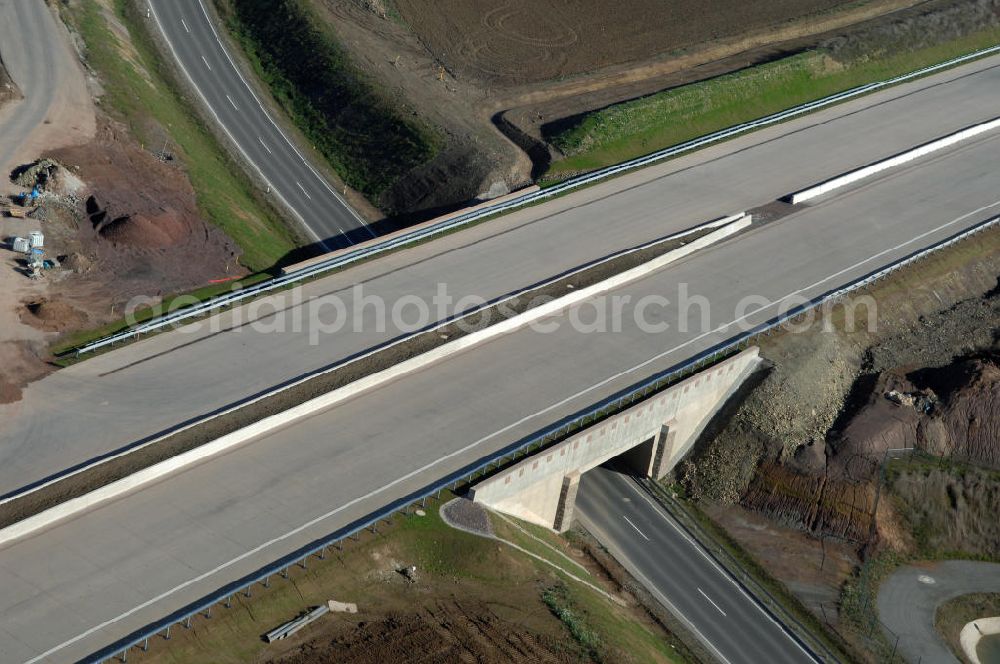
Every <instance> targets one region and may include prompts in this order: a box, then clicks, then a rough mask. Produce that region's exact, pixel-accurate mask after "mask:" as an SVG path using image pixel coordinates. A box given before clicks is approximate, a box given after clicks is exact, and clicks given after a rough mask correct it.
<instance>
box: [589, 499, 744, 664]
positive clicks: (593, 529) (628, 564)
mask: <svg viewBox="0 0 1000 664" xmlns="http://www.w3.org/2000/svg"><path fill="white" fill-rule="evenodd" d="M580 521H582V522H583V525H584V527H585V528H586V529H587V531H588V532H590V533H591V534H593V535H594V536H595V537H597V539H598V540H600V539H601V538H600V536H598V535H597V534H596V533H601V534H603V535H604V540H603V541H604V542H607V543H608V548H609V550H610V551H611V555H612V556H614V557H615V559H616V560H618V561H619V562H621V563H622V565H623V566H624V567H625V569H627V570H628V571H629V572H630V573H631V574H632V576H634V577H635V578H637V579H638V580H639V583H641V584H642V585H643V586H645V587H646V589H647V590H649V592H651V593H652V594H653V595H654V596H656V598H657V599H658V600H659V601H660V604H662V605H663V606H665V607H667V610H668V611H670V612H671V613H672V614H674V615H675V616H676V617H677V619H678V620H680V621H681V622H682V623H684V624H685V625H686V626H687V628H688V629H689V630H691V632H693V633H694V635H695V636H696V637H698V639H699V640H700V641H701V642H702V644H704V646H705V647H706V648H708V649H709V650H711V651H712V652H713V653H714V654H715V656H716V657H717V658H718V659H719V661H720V662H722V664H730V662H729V660H728V659H726V658H725V656H724V655H723V654H722V652H721V651H720V650H719V649H718V648H717V647H716V646H715V644H714V643H712V642H711V641H710V640H709V639H708V638H707V637H706V636H705V635H704V634H702V633H701V631H699V630H698V628H697V627H696V626H695V624H694V623H693V622H691V620H690V619H689V618H688V617H687V616H686V615H684V612H683V611H681V610H680V609H678V608H677V607H676V606H675V605H674V603H673V602H671V601H670V599H669V598H668V597H667V596H666V595H664V594H663V593H662V592H660V589H659V588H657V587H656V586H655V585H654V584H653V582H652V581H650V580H649V579H648V578H646V575H645V574H643V573H642V572H641V571H640V570H639V568H638V567H636V565H635V563H633V562H632V561H631V560H629V557H628V556H626V555H625V553H624V552H623V551H620V550H618V549H617V547H615V546H614V543H613V542H612V541H611V538H610V537H608V536H607V533H605V532H604V531H603V530H601V528H599V527H597V526H596V525H595V524H593V523H591V522H590V519H588V518H587V517H586V516H585V515H583V514H581V515H580Z"/></svg>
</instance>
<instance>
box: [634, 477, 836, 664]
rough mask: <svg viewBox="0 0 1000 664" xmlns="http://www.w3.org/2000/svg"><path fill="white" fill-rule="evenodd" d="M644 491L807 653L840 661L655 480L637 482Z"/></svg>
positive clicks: (823, 658)
mask: <svg viewBox="0 0 1000 664" xmlns="http://www.w3.org/2000/svg"><path fill="white" fill-rule="evenodd" d="M640 484H641V486H642V487H643V489H644V490H645V491H646V492H647V493H649V494H650V495H651V496H652V497H653V499H654V500H656V501H657V502H658V503H659V504H660V505H662V506H663V508H664V509H665V510H666V511H667V513H668V514H670V516H671V517H673V519H674V520H675V521H677V523H678V524H679V525H680V527H681V528H683V529H684V530H685V531H687V533H688V535H690V536H691V539H693V540H694V541H695V542H697V543H698V545H699V546H701V548H702V549H704V550H705V551H706V552H707V553H708V554H709V555H710V556H711V557H712V558H713V559H714V560H715V561H716V562H717V563H718V564H719V566H720V567H721V568H722V569H723V570H725V573H726V574H728V575H729V576H731V577H732V578H733V580H734V581H736V582H737V583H738V584H739V585H740V586H742V587H743V589H744V590H746V592H747V594H749V595H750V597H751V598H752V599H753V600H754V601H755V602H757V604H759V605H760V607H761V608H762V609H763V610H764V611H765V612H767V613H768V614H770V616H771V617H772V618H773V619H774V620H775V621H776V622H778V624H779V625H781V626H782V627H783V628H784V630H785V631H787V633H788V634H789V636H790V637H791V638H792V639H793V640H795V641H798V642H799V644H800V645H802V646H803V647H804V648H806V650H808V651H810V652H811V653H812V654H813V655H815V656H816V659H817V660H818V661H821V662H832V663H833V664H838V663H839V662H840V661H841V659H840V658H839V657H837V654H836V653H835V652H834V651H833V650H832V649H831V648H830V647H829V646H827V645H826V644H825V643H823V641H822V640H821V639H820V638H818V637H816V636H815V635H814V634H813V633H812V632H811V631H810V630H809V628H808V627H806V626H805V625H803V624H802V623H801V622H800V621H799V620H798V619H797V618H796V617H795V616H794V615H793V614H792V613H791V612H789V611H788V610H787V609H786V608H785V606H784V605H783V604H782V603H781V601H780V600H778V599H777V598H775V597H774V596H773V595H772V594H771V592H770V591H768V590H767V588H766V587H764V585H763V584H761V583H760V582H759V581H758V580H757V578H756V577H755V576H754V575H753V574H751V573H750V572H748V571H747V570H746V569H745V568H744V566H743V565H741V564H740V562H739V561H738V560H737V559H736V558H735V557H734V556H733V555H732V554H731V553H730V552H729V551H728V550H727V549H726V547H725V546H723V545H722V544H720V543H719V542H718V541H717V540H716V538H715V537H713V536H712V535H711V534H710V533H708V532H707V531H706V530H705V529H704V528H703V527H702V525H701V524H700V523H698V521H697V520H696V519H695V518H694V517H692V516H691V515H690V514H689V513H688V512H687V510H686V509H685V508H684V506H683V505H682V504H680V503H679V502H678V501H677V499H675V498H674V497H673V496H671V495H669V494H668V493H667V491H666V489H664V488H663V487H662V486H660V485H659V484H657V483H656V482H655V481H653V480H650V479H645V480H643V481H641V482H640Z"/></svg>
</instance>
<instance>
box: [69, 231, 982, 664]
mask: <svg viewBox="0 0 1000 664" xmlns="http://www.w3.org/2000/svg"><path fill="white" fill-rule="evenodd" d="M998 224H1000V216H997V217H992V218H990V219H987V220H985V221H982V222H980V223H978V224H976V225H975V226H973V227H971V228H969V229H967V230H964V231H962V232H960V233H956V234H955V235H952V236H950V237H948V238H945V239H943V240H940V241H939V242H936V243H935V244H933V245H931V246H929V247H927V248H925V249H921V250H919V251H916V252H913V253H911V254H909V255H907V256H905V257H903V258H901V259H899V260H897V261H896V262H894V263H892V264H890V265H887V266H885V267H883V268H880V269H878V270H875V271H873V272H870V273H869V274H867V275H865V276H863V277H860V278H859V279H856V280H855V281H853V282H851V283H850V284H848V285H846V286H843V287H841V288H837V289H833V290H830V291H827V292H826V293H824V294H822V295H819V296H817V297H815V298H813V299H812V300H810V301H809V302H806V303H804V304H802V305H800V306H798V307H796V308H795V309H793V310H791V311H789V312H787V313H785V314H783V315H781V316H777V317H775V318H773V319H771V320H769V321H766V322H764V323H761V324H759V325H757V326H755V327H754V328H752V329H750V330H748V331H746V332H744V333H743V334H740V335H738V336H736V337H733V338H731V339H729V340H727V341H724V342H721V343H719V344H717V345H716V346H713V347H712V348H709V349H706V350H705V351H702V352H701V353H699V354H698V355H696V356H694V357H692V358H690V359H689V360H686V361H685V362H682V363H681V364H679V365H677V366H674V367H671V368H670V369H667V370H665V371H663V372H660V373H658V374H656V375H654V376H652V377H651V378H648V379H646V380H645V381H642V382H641V383H638V384H636V385H634V386H633V387H631V388H629V389H627V390H624V391H623V392H621V393H619V394H617V395H612V396H611V397H608V398H607V399H604V400H603V401H601V402H599V403H597V404H596V405H594V406H592V407H591V408H589V409H587V410H585V411H581V412H579V413H577V414H576V415H573V416H570V417H567V418H564V419H563V420H561V421H559V422H556V423H555V424H553V425H551V426H549V427H548V428H546V429H544V430H542V431H540V432H539V433H537V434H535V435H533V436H531V437H529V438H527V439H522V440H521V441H517V442H515V443H513V444H511V445H509V446H508V447H506V448H505V449H502V450H500V451H498V452H495V453H493V454H491V455H489V456H487V457H484V458H481V459H479V460H477V461H476V462H473V463H471V464H469V465H467V466H465V467H464V468H461V469H459V470H457V471H455V472H453V473H450V474H449V475H447V476H445V477H444V478H442V479H440V480H438V481H436V482H433V483H431V484H430V485H428V486H427V487H425V488H424V489H421V490H417V491H415V492H413V493H410V494H409V495H406V496H403V497H402V498H397V499H396V500H394V501H392V502H391V503H390V504H388V505H386V506H385V507H383V508H381V509H379V510H377V511H375V512H373V513H372V514H370V515H368V516H366V517H363V518H361V519H358V520H356V521H354V522H352V523H350V524H348V525H347V526H344V527H343V528H340V529H338V530H336V531H334V532H333V533H331V534H329V535H327V536H326V537H322V538H319V539H317V540H314V541H313V542H311V543H309V544H306V545H305V546H302V547H300V548H298V549H297V550H295V551H293V552H292V553H289V554H287V555H285V556H282V557H281V558H280V559H278V560H277V561H275V562H273V563H271V564H269V565H266V566H264V567H263V568H261V569H259V570H258V571H256V572H253V573H251V574H248V575H246V576H244V577H242V578H240V579H238V580H236V581H233V582H231V583H228V584H226V585H225V586H224V587H222V588H220V589H219V590H217V591H215V592H213V593H210V594H209V595H206V596H205V597H204V598H202V599H201V600H198V601H195V602H192V603H191V604H188V605H187V606H185V607H183V608H181V609H178V610H177V611H174V612H172V613H170V614H169V615H168V616H166V617H164V618H162V619H160V620H158V621H156V622H154V623H152V624H150V625H148V626H146V627H144V628H142V629H140V630H137V631H136V632H134V633H132V634H130V635H128V636H126V637H124V638H123V639H120V640H119V641H117V642H115V643H113V644H111V645H110V646H107V647H105V648H102V649H101V650H99V651H98V652H96V653H94V654H93V655H91V656H90V657H87V658H85V659H84V660H83V661H85V662H103V661H106V660H108V659H110V658H112V657H115V656H119V657H121V658H123V661H124V657H125V655H126V653H127V652H128V651H129V650H130V649H132V648H134V647H139V648H141V649H143V650H146V649H147V648H148V644H149V639H150V638H151V637H153V636H155V635H156V634H158V633H160V632H162V631H164V630H167V633H168V634H169V629H170V627H171V626H172V625H175V624H177V623H184V624H185V625H190V621H191V619H192V618H194V617H195V616H197V615H201V614H206V615H211V607H213V606H214V605H215V604H218V603H222V602H224V603H226V604H227V605H230V604H231V601H232V597H233V596H234V595H236V594H237V593H240V592H242V593H244V594H245V595H246V596H247V597H249V596H250V592H251V588H252V587H253V586H254V585H255V584H257V583H262V584H263V585H264V586H265V587H268V586H269V583H270V578H271V577H272V576H275V575H278V574H281V573H282V572H284V573H285V574H287V570H288V568H289V567H291V566H293V565H296V564H299V565H301V566H303V567H305V564H306V561H307V560H308V559H309V558H310V557H311V556H314V555H315V556H318V557H319V558H321V559H322V558H324V557H325V556H326V550H327V549H328V548H329V547H331V546H338V545H339V544H340V543H341V542H342V541H343V540H345V539H347V538H348V537H356V536H357V535H358V534H360V533H361V532H362V531H364V530H368V529H372V530H373V531H375V530H376V528H377V526H378V524H379V522H380V521H383V520H388V519H389V518H390V517H392V516H393V515H394V514H396V513H398V512H403V513H405V512H406V511H407V510H408V509H409V507H410V506H411V505H414V504H415V503H417V502H421V503H423V502H424V501H426V500H427V499H428V498H431V497H434V496H436V495H440V493H441V492H442V491H445V490H448V489H453V488H456V487H458V486H460V485H463V484H467V483H469V482H471V481H472V480H473V479H475V478H476V477H477V476H480V475H485V474H487V473H490V472H492V471H494V470H495V469H497V468H499V467H500V466H501V465H503V464H505V463H507V462H509V461H512V460H514V459H516V458H517V457H519V456H526V455H528V454H530V453H532V452H535V451H538V450H539V449H541V448H543V447H547V446H549V445H551V444H553V443H555V442H557V441H559V440H562V439H563V438H565V437H566V436H567V435H569V434H571V433H573V432H574V431H578V430H580V429H582V428H584V427H586V426H589V425H591V424H593V423H595V422H597V421H598V420H601V419H604V418H605V417H607V416H608V415H610V414H612V413H615V412H619V411H621V410H623V409H625V408H628V407H629V406H631V405H632V404H634V403H635V402H636V401H638V400H641V399H644V398H646V397H648V396H649V395H651V394H653V393H655V392H658V391H659V390H661V389H663V388H664V387H666V386H667V385H669V384H672V383H674V382H676V381H677V380H679V379H681V378H684V377H685V376H688V375H691V374H693V373H695V372H696V371H698V370H699V369H701V368H702V367H705V366H707V365H709V364H714V363H715V362H717V361H718V360H720V359H722V358H723V357H726V356H728V355H729V354H731V353H733V352H737V351H739V350H741V349H743V348H746V347H748V346H750V345H751V344H752V343H753V341H754V340H755V339H757V338H759V337H760V336H761V335H765V334H768V333H770V332H771V331H773V330H774V329H776V328H778V327H780V326H781V325H783V324H784V323H786V322H789V321H793V320H795V319H796V318H798V317H799V316H801V315H803V314H805V313H808V312H810V311H812V310H814V309H816V308H818V307H820V306H822V305H824V304H826V303H828V302H831V301H833V302H835V301H837V300H838V299H840V298H842V297H844V296H846V295H847V294H849V293H851V292H853V291H856V290H859V289H862V288H865V287H867V286H870V285H872V284H874V283H875V282H877V281H879V280H881V279H884V278H885V277H887V276H888V275H890V274H892V273H893V272H896V271H897V270H899V269H901V268H904V267H906V266H908V265H911V264H913V263H915V262H917V261H919V260H920V259H922V258H925V257H926V256H929V255H931V254H933V253H935V252H937V251H940V250H941V249H944V248H947V247H950V246H952V245H954V244H956V243H958V242H961V241H962V240H965V239H966V238H969V237H971V236H973V235H975V234H976V233H979V232H982V231H984V230H986V229H988V228H991V227H993V226H996V225H998Z"/></svg>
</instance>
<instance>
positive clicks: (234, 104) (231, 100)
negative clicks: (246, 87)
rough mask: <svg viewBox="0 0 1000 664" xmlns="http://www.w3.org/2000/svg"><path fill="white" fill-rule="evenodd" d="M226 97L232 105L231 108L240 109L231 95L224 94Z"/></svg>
mask: <svg viewBox="0 0 1000 664" xmlns="http://www.w3.org/2000/svg"><path fill="white" fill-rule="evenodd" d="M226 99H228V100H229V103H230V104H232V105H233V108H235V109H236V110H237V111H238V110H240V107H239V106H237V105H236V102H235V101H233V98H232V97H230V96H229V95H226Z"/></svg>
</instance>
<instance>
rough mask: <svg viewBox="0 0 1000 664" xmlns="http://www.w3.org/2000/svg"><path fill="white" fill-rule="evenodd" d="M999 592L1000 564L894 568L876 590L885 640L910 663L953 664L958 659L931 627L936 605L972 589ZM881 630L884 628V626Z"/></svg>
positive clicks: (949, 563) (962, 562)
mask: <svg viewBox="0 0 1000 664" xmlns="http://www.w3.org/2000/svg"><path fill="white" fill-rule="evenodd" d="M991 592H994V593H1000V565H998V564H996V563H983V562H976V561H971V560H946V561H943V562H937V563H928V564H926V565H920V566H919V567H918V566H915V565H909V566H907V567H902V568H900V569H898V570H896V571H895V572H893V573H892V574H891V575H890V576H889V578H888V579H886V580H885V581H883V582H882V585H881V586H880V587H879V590H878V614H879V619H880V620H881V621H882V624H883V626H884V627H888V628H889V629H890V630H892V632H888V631H886V632H885V635H886V638H887V639H888V640H889V643H896V638H897V637H898V638H899V642H898V646H897V651H898V652H899V654H900V655H902V656H903V658H904V659H906V661H908V662H912V663H913V664H917V662H920V663H921V664H952V663H953V662H958V659H957V658H956V657H955V655H954V654H952V652H951V649H950V648H949V647H948V645H947V644H946V643H945V642H944V640H943V639H942V638H941V637H940V636H938V633H937V630H936V629H935V628H934V613H935V612H936V611H937V607H938V606H939V605H940V604H942V603H944V602H947V601H948V600H950V599H954V598H956V597H959V596H961V595H968V594H970V593H991ZM883 631H885V630H883Z"/></svg>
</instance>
